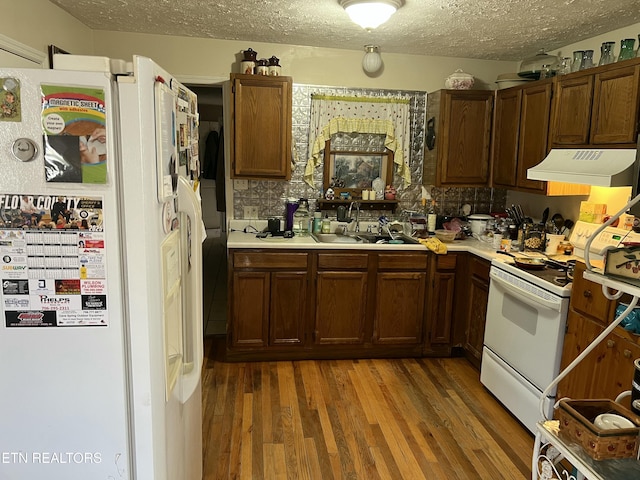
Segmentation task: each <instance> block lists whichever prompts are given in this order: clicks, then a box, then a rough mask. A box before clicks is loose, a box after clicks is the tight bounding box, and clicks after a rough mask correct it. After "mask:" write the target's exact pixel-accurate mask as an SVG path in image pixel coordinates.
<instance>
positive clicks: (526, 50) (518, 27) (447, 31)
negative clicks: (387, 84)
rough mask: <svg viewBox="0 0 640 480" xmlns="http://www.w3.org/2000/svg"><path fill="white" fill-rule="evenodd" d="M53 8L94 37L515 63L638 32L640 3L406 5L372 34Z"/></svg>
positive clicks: (95, 5) (161, 3) (90, 5)
mask: <svg viewBox="0 0 640 480" xmlns="http://www.w3.org/2000/svg"><path fill="white" fill-rule="evenodd" d="M51 1H52V3H54V4H56V5H58V6H59V7H61V8H62V9H64V10H65V11H67V12H69V13H70V14H71V15H73V16H74V17H76V18H77V19H78V20H80V21H81V22H82V23H84V24H85V25H87V26H88V27H90V28H92V29H95V30H116V31H123V32H138V33H152V34H160V35H179V36H187V37H204V38H217V39H226V40H241V41H246V42H266V43H283V44H292V45H308V46H317V47H328V48H343V49H349V50H362V49H363V46H364V45H365V44H375V45H379V46H380V49H381V51H383V52H393V53H409V54H417V55H437V56H446V57H467V58H480V59H492V60H511V61H517V60H521V59H523V58H525V57H528V56H531V55H533V54H535V53H536V52H537V51H538V50H539V49H541V48H544V49H546V50H554V49H556V48H559V47H561V46H564V45H568V44H571V43H574V42H577V41H580V40H583V39H585V38H590V37H593V36H596V35H599V34H602V33H606V32H609V31H612V30H616V29H618V28H622V27H626V26H629V25H632V24H635V23H638V22H640V0H606V1H603V0H404V6H403V7H402V8H400V9H399V10H398V11H397V12H396V14H395V15H394V16H393V17H391V20H389V21H388V22H387V23H386V24H384V25H382V26H381V27H379V28H378V29H376V30H374V31H373V32H366V31H365V30H363V29H362V28H360V27H359V26H357V25H355V24H354V23H352V22H351V21H350V20H349V17H348V16H347V14H346V12H345V11H344V10H343V9H342V7H340V5H339V4H338V0H236V1H233V0H51ZM638 33H640V32H638ZM611 40H612V41H616V43H618V42H619V41H620V39H619V38H612V39H611ZM248 46H250V45H248Z"/></svg>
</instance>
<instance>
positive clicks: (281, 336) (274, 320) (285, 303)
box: [247, 272, 307, 346]
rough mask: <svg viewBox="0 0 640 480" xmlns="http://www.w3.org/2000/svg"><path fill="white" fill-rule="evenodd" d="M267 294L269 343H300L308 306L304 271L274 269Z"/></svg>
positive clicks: (302, 339)
mask: <svg viewBox="0 0 640 480" xmlns="http://www.w3.org/2000/svg"><path fill="white" fill-rule="evenodd" d="M270 298H271V306H270V319H269V344H270V345H273V346H275V345H301V344H302V343H303V342H304V330H303V329H304V319H305V318H306V308H307V272H273V273H272V274H271V296H270ZM251 301H253V300H251ZM247 303H251V302H247Z"/></svg>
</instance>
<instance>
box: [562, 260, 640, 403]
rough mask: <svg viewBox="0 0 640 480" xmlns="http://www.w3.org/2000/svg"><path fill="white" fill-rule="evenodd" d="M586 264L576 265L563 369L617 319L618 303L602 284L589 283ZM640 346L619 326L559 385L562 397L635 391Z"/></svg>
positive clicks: (600, 396)
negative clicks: (634, 362)
mask: <svg viewBox="0 0 640 480" xmlns="http://www.w3.org/2000/svg"><path fill="white" fill-rule="evenodd" d="M584 270H585V265H584V264H582V263H578V264H576V270H575V272H574V282H573V287H572V293H571V301H570V304H569V315H568V319H567V329H566V334H565V338H564V345H563V348H562V360H561V365H560V368H561V370H562V369H564V368H565V367H566V366H568V365H569V364H570V363H571V362H572V361H573V360H574V359H575V358H576V357H577V356H578V355H579V354H580V353H581V352H583V351H584V349H585V348H586V347H587V346H588V345H589V344H590V343H591V342H592V341H593V340H594V339H595V338H596V337H597V336H598V335H600V334H601V333H602V332H603V331H604V329H605V328H606V326H607V325H608V324H609V323H610V322H611V321H612V320H613V319H614V316H615V308H616V303H617V302H615V301H612V300H608V299H606V297H604V295H602V291H601V285H599V284H596V283H593V282H591V281H588V280H585V279H584V278H583V277H582V274H583V272H584ZM636 358H640V345H639V344H638V339H637V337H635V336H634V335H632V334H630V333H628V332H626V331H625V330H624V329H622V328H621V327H617V328H616V329H615V330H614V331H613V332H612V333H611V334H609V335H608V336H607V337H606V338H605V339H604V340H603V341H602V342H600V343H599V344H598V345H597V346H596V347H595V349H594V350H593V351H592V352H591V353H589V354H588V355H587V356H586V357H585V359H584V360H582V362H580V363H579V364H578V365H577V366H576V367H575V368H574V369H573V370H572V371H571V372H569V374H568V375H567V376H566V377H565V378H564V379H563V380H562V381H561V382H560V383H559V385H558V398H562V397H571V398H578V399H581V398H584V399H589V398H609V399H612V400H614V399H615V398H616V397H617V396H618V395H619V394H620V393H621V392H623V391H625V390H630V389H631V381H632V379H633V375H634V370H635V367H634V365H633V361H634V360H635V359H636Z"/></svg>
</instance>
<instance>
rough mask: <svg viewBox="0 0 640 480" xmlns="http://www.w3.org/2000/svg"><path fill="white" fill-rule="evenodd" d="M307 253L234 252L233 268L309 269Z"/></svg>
mask: <svg viewBox="0 0 640 480" xmlns="http://www.w3.org/2000/svg"><path fill="white" fill-rule="evenodd" d="M307 257H308V254H307V253H293V252H292V253H259V252H234V254H233V268H300V269H305V270H306V268H307Z"/></svg>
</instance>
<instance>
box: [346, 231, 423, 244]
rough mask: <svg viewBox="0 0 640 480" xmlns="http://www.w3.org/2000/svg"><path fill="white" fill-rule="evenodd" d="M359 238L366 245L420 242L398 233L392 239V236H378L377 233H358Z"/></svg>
mask: <svg viewBox="0 0 640 480" xmlns="http://www.w3.org/2000/svg"><path fill="white" fill-rule="evenodd" d="M357 237H358V238H360V239H362V240H363V241H364V242H365V243H391V244H399V243H409V244H416V243H419V242H418V240H416V239H415V238H412V237H410V236H408V235H405V234H403V233H396V234H394V235H393V237H391V235H378V234H375V233H358V234H357Z"/></svg>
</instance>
